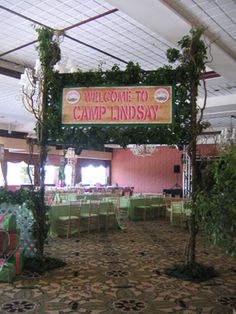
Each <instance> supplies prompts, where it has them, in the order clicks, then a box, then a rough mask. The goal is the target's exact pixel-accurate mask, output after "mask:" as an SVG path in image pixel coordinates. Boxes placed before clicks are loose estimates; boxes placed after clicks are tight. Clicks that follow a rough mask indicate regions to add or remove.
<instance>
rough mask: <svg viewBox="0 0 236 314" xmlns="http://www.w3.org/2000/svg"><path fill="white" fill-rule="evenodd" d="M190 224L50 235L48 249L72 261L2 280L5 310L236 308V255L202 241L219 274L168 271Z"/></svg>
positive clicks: (179, 256) (93, 312)
mask: <svg viewBox="0 0 236 314" xmlns="http://www.w3.org/2000/svg"><path fill="white" fill-rule="evenodd" d="M186 239H187V231H186V230H183V229H180V228H177V227H173V226H171V225H170V224H169V223H168V222H167V221H165V220H159V221H145V222H129V225H128V228H127V230H126V231H121V230H114V231H111V230H109V231H108V232H107V233H105V232H103V233H102V232H101V233H92V234H82V235H81V238H80V241H78V239H77V238H71V239H62V238H59V239H56V240H49V243H48V244H47V246H46V252H47V254H48V255H50V256H53V257H59V258H61V259H63V260H64V261H65V262H66V263H67V265H66V266H64V267H62V268H58V269H56V270H53V271H50V272H48V273H46V274H44V275H39V274H29V273H23V274H22V275H21V276H19V277H17V279H16V281H15V282H14V283H13V284H10V283H1V284H0V288H1V294H0V313H27V314H30V313H45V314H50V313H51V314H56V313H58V314H65V313H84V314H116V313H148V314H158V313H160V314H161V313H180V314H181V313H186V314H192V313H193V314H194V313H197V314H200V313H203V314H204V313H212V314H223V313H226V314H232V313H234V309H236V260H235V259H233V258H231V257H229V256H227V255H226V254H224V253H223V252H222V251H221V250H219V249H212V248H209V247H205V246H203V245H202V244H201V242H200V240H199V242H198V245H197V260H198V262H201V263H204V264H206V265H209V266H214V267H215V269H216V270H217V272H218V273H219V276H217V277H215V278H212V279H210V280H208V281H205V282H201V283H192V282H190V281H183V280H180V279H176V278H172V277H168V276H167V275H165V274H164V270H165V268H167V267H170V266H172V265H173V263H175V262H180V261H183V259H184V257H183V251H184V245H185V242H186Z"/></svg>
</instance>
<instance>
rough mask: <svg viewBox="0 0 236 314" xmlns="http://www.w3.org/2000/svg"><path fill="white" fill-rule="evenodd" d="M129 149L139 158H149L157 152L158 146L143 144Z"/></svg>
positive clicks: (130, 146) (131, 146)
mask: <svg viewBox="0 0 236 314" xmlns="http://www.w3.org/2000/svg"><path fill="white" fill-rule="evenodd" d="M129 149H130V150H131V152H132V153H133V154H134V156H137V157H148V156H151V155H152V154H153V153H154V151H156V150H157V145H154V144H153V145H152V144H142V145H129Z"/></svg>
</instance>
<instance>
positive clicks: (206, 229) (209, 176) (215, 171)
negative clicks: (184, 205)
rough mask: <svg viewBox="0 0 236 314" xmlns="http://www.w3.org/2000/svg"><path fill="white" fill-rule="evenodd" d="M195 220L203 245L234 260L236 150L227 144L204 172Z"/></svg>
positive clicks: (235, 235) (235, 241)
mask: <svg viewBox="0 0 236 314" xmlns="http://www.w3.org/2000/svg"><path fill="white" fill-rule="evenodd" d="M202 182H203V184H202V186H201V187H200V191H199V193H198V196H197V200H196V206H197V209H198V210H197V214H196V218H197V221H198V224H199V225H200V227H201V229H202V231H203V235H204V238H205V240H206V242H207V243H208V244H210V245H213V246H215V245H219V246H221V247H222V248H223V249H224V250H226V251H227V252H228V253H229V254H231V255H232V256H234V257H236V202H235V200H236V147H235V145H229V146H228V147H226V148H225V150H224V151H222V152H221V154H220V156H219V158H218V159H217V160H215V161H213V162H212V161H211V162H209V163H208V165H207V167H206V168H205V169H204V171H203V180H202Z"/></svg>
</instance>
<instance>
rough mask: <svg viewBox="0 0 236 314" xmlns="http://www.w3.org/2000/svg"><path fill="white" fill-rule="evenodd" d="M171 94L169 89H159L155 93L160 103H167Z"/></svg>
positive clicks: (155, 97)
mask: <svg viewBox="0 0 236 314" xmlns="http://www.w3.org/2000/svg"><path fill="white" fill-rule="evenodd" d="M169 98H170V94H169V92H168V90H167V89H165V88H158V89H157V90H156V91H155V93H154V99H155V100H156V102H158V103H161V104H163V103H165V102H167V100H169Z"/></svg>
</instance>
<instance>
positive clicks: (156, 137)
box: [47, 62, 191, 149]
mask: <svg viewBox="0 0 236 314" xmlns="http://www.w3.org/2000/svg"><path fill="white" fill-rule="evenodd" d="M181 81H182V82H186V73H185V76H184V77H183V76H182V77H181V79H180V71H178V70H177V69H173V68H172V67H163V68H160V69H158V70H156V71H153V72H144V71H143V70H142V69H141V68H140V66H139V65H138V64H134V63H133V62H129V64H128V65H127V67H126V70H125V71H121V70H120V68H119V67H118V66H117V65H114V66H113V67H112V69H111V70H108V71H106V72H102V71H101V70H99V71H96V72H92V71H90V72H76V73H73V74H59V73H57V72H55V73H54V76H53V83H52V88H51V89H50V90H49V94H50V104H49V107H48V118H49V119H48V125H47V129H48V136H49V143H54V144H57V143H58V144H61V143H63V144H65V145H73V146H75V147H82V148H87V149H89V148H92V149H104V144H108V143H109V144H111V143H115V144H119V145H121V146H122V147H126V146H127V145H128V144H143V143H159V144H180V145H181V144H186V143H189V141H190V136H191V132H190V128H191V106H190V92H191V90H190V84H186V83H185V84H177V85H175V110H174V123H173V124H172V125H166V126H122V127H121V126H118V127H114V126H112V127H111V126H107V127H106V126H105V127H104V126H92V127H79V126H78V127H70V128H64V127H61V121H60V108H59V99H60V98H59V97H60V95H61V92H62V88H63V87H65V86H68V85H69V86H70V85H71V86H75V85H77V86H86V87H87V86H90V87H92V86H98V85H121V86H129V85H138V84H157V85H164V84H166V85H167V84H168V85H174V84H175V82H181Z"/></svg>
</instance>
